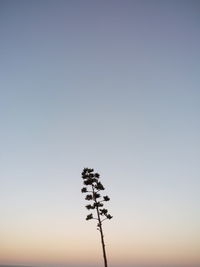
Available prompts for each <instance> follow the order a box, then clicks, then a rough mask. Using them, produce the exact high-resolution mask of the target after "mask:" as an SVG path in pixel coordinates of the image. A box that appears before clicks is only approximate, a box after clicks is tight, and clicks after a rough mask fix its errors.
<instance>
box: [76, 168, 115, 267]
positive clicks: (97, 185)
mask: <svg viewBox="0 0 200 267" xmlns="http://www.w3.org/2000/svg"><path fill="white" fill-rule="evenodd" d="M82 178H83V184H84V185H85V186H84V187H83V188H82V189H81V192H82V193H87V194H86V197H85V199H86V200H87V201H92V203H91V204H88V205H86V206H85V207H86V208H87V209H88V210H96V217H93V213H90V214H88V215H87V217H86V220H97V230H99V232H100V236H101V245H102V250H103V259H104V267H108V263H107V256H106V249H105V242H104V234H103V227H102V223H103V221H105V220H110V219H112V216H111V215H110V214H108V210H107V209H105V208H102V207H103V206H104V202H106V201H109V200H110V198H109V197H108V196H103V197H102V196H101V195H100V193H99V192H100V191H102V190H104V189H105V188H104V186H103V185H102V183H101V182H100V181H99V178H100V175H99V173H94V169H89V168H84V169H83V172H82Z"/></svg>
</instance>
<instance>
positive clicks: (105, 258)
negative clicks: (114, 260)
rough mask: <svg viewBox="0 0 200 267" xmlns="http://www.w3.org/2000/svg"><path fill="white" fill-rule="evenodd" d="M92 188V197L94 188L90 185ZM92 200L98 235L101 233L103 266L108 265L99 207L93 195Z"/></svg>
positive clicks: (106, 266)
mask: <svg viewBox="0 0 200 267" xmlns="http://www.w3.org/2000/svg"><path fill="white" fill-rule="evenodd" d="M92 190H93V197H94V195H95V194H94V193H95V192H94V188H93V186H92ZM94 201H95V203H96V211H97V218H98V221H99V223H98V227H99V231H100V235H101V245H102V249H103V258H104V267H108V264H107V257H106V249H105V242H104V235H103V228H102V222H101V218H100V214H99V207H98V204H97V201H96V198H95V197H94Z"/></svg>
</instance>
